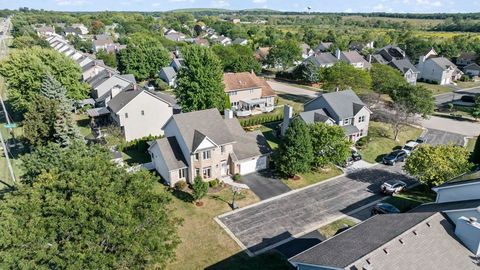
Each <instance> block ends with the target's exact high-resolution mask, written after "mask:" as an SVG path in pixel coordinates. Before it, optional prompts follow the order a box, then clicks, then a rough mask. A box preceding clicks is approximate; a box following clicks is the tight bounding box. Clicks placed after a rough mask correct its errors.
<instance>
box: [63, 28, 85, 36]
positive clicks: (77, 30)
mask: <svg viewBox="0 0 480 270" xmlns="http://www.w3.org/2000/svg"><path fill="white" fill-rule="evenodd" d="M63 35H64V36H68V35H72V36H80V35H82V30H81V29H80V28H75V27H65V29H64V30H63Z"/></svg>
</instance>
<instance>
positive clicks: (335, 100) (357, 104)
mask: <svg viewBox="0 0 480 270" xmlns="http://www.w3.org/2000/svg"><path fill="white" fill-rule="evenodd" d="M322 100H324V101H325V102H326V103H327V104H328V107H321V102H320V101H322ZM365 106H366V105H365V103H363V102H362V101H361V100H360V98H359V97H358V96H357V94H355V92H353V91H352V90H344V91H338V92H331V93H326V94H322V95H320V96H319V97H317V98H315V99H314V100H312V101H309V102H307V103H306V104H305V110H306V111H311V110H318V109H325V110H326V111H327V113H328V115H329V116H330V117H332V118H334V119H335V120H337V121H338V120H342V119H344V118H349V117H353V116H355V115H356V114H357V113H358V111H360V110H361V109H362V108H363V107H365ZM337 118H338V119H337Z"/></svg>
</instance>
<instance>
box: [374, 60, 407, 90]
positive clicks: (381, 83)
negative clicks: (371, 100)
mask: <svg viewBox="0 0 480 270" xmlns="http://www.w3.org/2000/svg"><path fill="white" fill-rule="evenodd" d="M370 74H371V76H372V89H373V91H375V92H376V93H379V94H390V93H391V92H392V91H393V90H394V89H395V88H397V87H398V86H400V85H402V84H405V83H406V81H405V78H404V77H403V75H402V74H401V73H400V71H398V70H396V69H394V68H392V67H391V66H389V65H382V64H373V65H372V69H371V70H370Z"/></svg>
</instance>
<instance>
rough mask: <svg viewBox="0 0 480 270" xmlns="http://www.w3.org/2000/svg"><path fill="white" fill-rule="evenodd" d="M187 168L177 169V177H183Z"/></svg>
mask: <svg viewBox="0 0 480 270" xmlns="http://www.w3.org/2000/svg"><path fill="white" fill-rule="evenodd" d="M186 174H187V170H186V169H185V168H183V169H180V170H178V179H185V176H186Z"/></svg>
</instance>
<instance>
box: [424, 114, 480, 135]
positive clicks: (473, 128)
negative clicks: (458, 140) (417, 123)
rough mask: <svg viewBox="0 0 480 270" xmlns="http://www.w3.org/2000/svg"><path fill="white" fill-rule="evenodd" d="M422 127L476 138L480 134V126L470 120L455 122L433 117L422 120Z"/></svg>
mask: <svg viewBox="0 0 480 270" xmlns="http://www.w3.org/2000/svg"><path fill="white" fill-rule="evenodd" d="M421 125H422V126H423V127H425V128H427V129H436V130H441V131H446V132H451V133H456V134H461V135H465V136H467V137H476V136H478V135H479V134H480V124H479V123H477V122H471V121H469V120H454V119H449V118H444V117H437V116H432V117H430V118H429V119H422V122H421Z"/></svg>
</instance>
